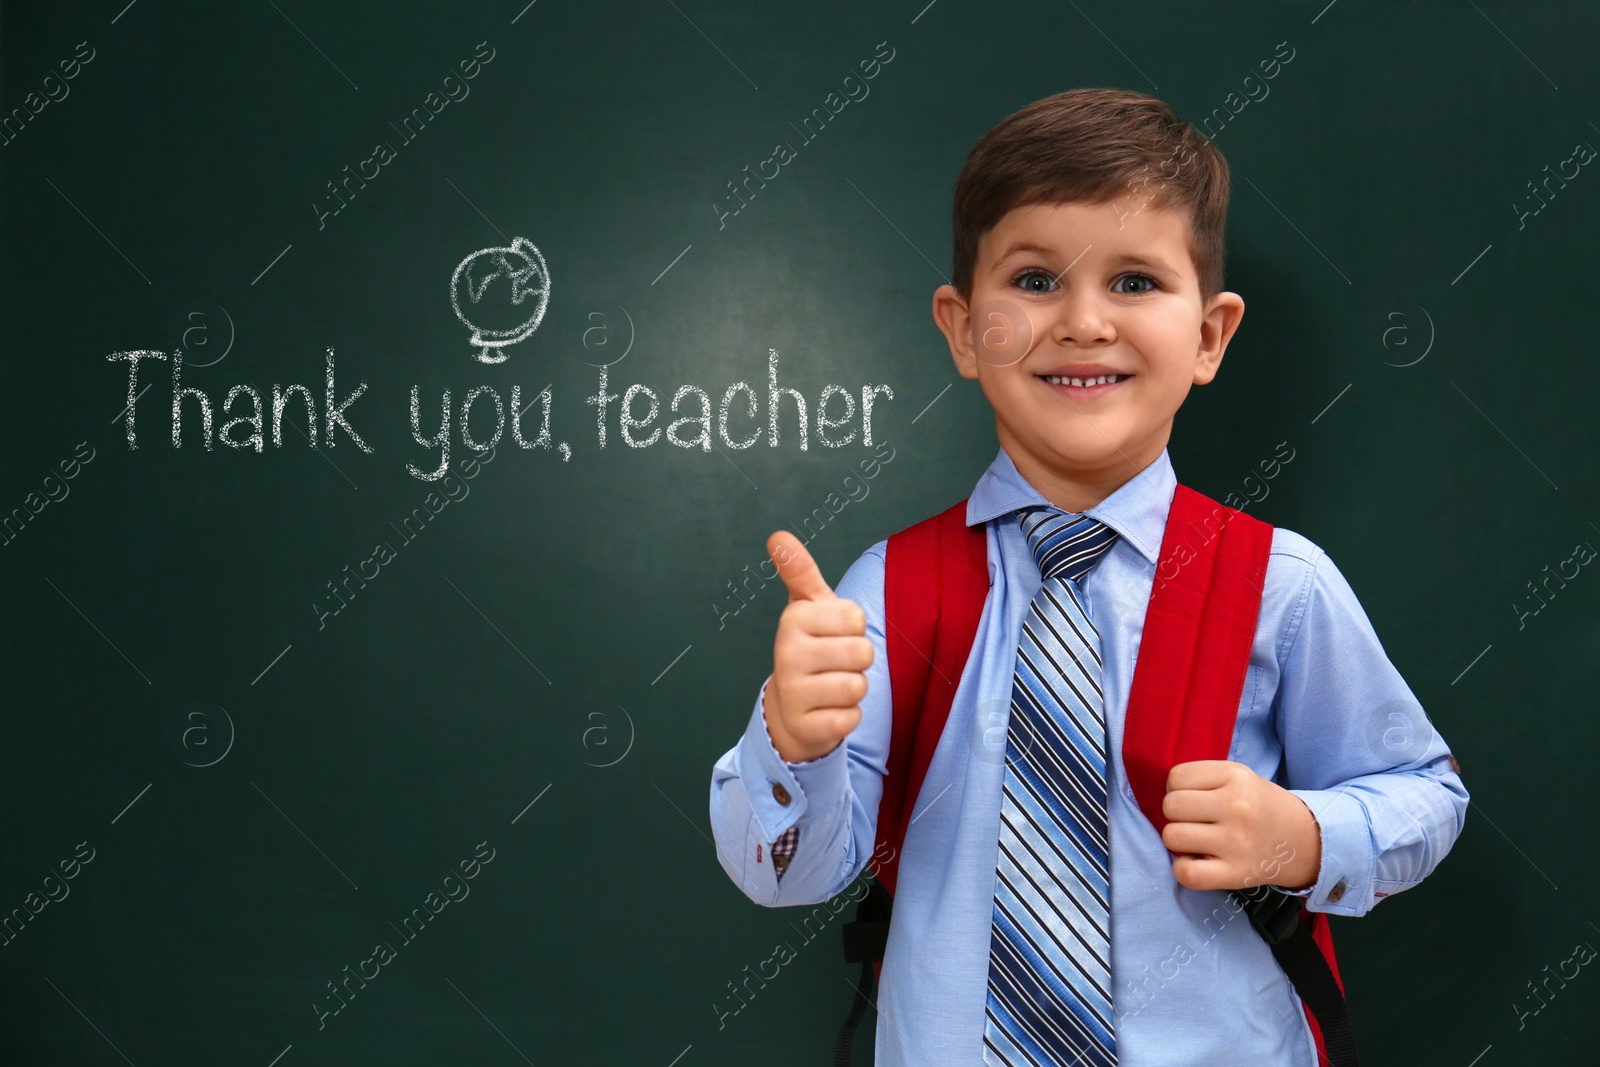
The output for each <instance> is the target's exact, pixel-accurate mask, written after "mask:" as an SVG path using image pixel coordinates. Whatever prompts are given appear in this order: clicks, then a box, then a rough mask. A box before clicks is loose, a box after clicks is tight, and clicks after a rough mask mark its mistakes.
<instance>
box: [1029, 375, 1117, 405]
mask: <svg viewBox="0 0 1600 1067" xmlns="http://www.w3.org/2000/svg"><path fill="white" fill-rule="evenodd" d="M1034 377H1035V378H1037V379H1039V380H1040V381H1041V382H1044V383H1045V384H1046V385H1048V386H1049V387H1050V388H1051V389H1053V390H1055V391H1056V392H1057V393H1060V394H1061V395H1062V396H1065V397H1067V398H1068V399H1071V400H1093V399H1095V398H1096V397H1100V396H1104V395H1105V394H1107V393H1109V392H1111V391H1112V390H1114V389H1115V388H1117V386H1119V385H1121V384H1122V383H1123V382H1125V381H1127V380H1128V379H1129V378H1131V377H1133V375H1131V374H1097V375H1093V376H1091V377H1087V378H1071V377H1067V376H1064V375H1056V374H1036V375H1034Z"/></svg>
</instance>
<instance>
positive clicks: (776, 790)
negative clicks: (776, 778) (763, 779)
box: [772, 782, 790, 807]
mask: <svg viewBox="0 0 1600 1067" xmlns="http://www.w3.org/2000/svg"><path fill="white" fill-rule="evenodd" d="M772 799H773V800H776V801H777V802H778V803H779V804H782V805H784V806H785V807H787V806H788V804H789V800H790V797H789V791H788V790H787V789H785V788H784V787H783V783H782V782H773V783H772Z"/></svg>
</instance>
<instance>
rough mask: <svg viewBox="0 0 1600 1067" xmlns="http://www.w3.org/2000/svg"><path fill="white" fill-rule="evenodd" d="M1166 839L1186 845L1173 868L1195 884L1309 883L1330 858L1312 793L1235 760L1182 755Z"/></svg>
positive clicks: (1171, 782)
mask: <svg viewBox="0 0 1600 1067" xmlns="http://www.w3.org/2000/svg"><path fill="white" fill-rule="evenodd" d="M1161 814H1163V815H1165V816H1166V817H1167V818H1168V819H1169V820H1170V821H1169V822H1168V823H1167V825H1166V828H1165V829H1163V830H1162V831H1161V842H1162V844H1164V845H1166V846H1167V848H1168V849H1170V850H1171V851H1173V852H1177V853H1181V855H1179V856H1178V857H1177V858H1175V859H1174V860H1173V861H1172V874H1173V877H1174V878H1176V879H1177V880H1178V883H1179V884H1180V885H1185V886H1188V887H1189V888H1190V889H1243V888H1247V887H1250V886H1257V885H1264V884H1265V885H1279V886H1282V887H1283V888H1285V889H1305V888H1306V887H1308V886H1310V885H1312V884H1314V883H1315V882H1316V880H1317V872H1318V871H1319V870H1320V868H1321V863H1322V836H1321V828H1320V827H1319V826H1318V825H1317V819H1316V816H1314V815H1313V814H1312V813H1311V809H1310V808H1308V807H1306V804H1305V801H1303V800H1301V799H1300V798H1299V797H1297V796H1295V795H1294V794H1293V793H1291V792H1289V791H1288V790H1287V789H1285V788H1283V787H1282V786H1280V785H1278V784H1277V783H1276V782H1269V781H1268V780H1267V779H1265V778H1263V777H1261V776H1260V775H1259V774H1257V773H1256V772H1255V771H1254V770H1252V769H1251V768H1249V767H1247V766H1246V765H1245V764H1243V763H1236V762H1234V761H1232V760H1194V761H1192V762H1189V763H1180V764H1178V765H1176V766H1175V767H1173V768H1172V770H1171V771H1170V772H1169V773H1168V775H1167V794H1166V797H1165V798H1164V799H1163V800H1162V802H1161Z"/></svg>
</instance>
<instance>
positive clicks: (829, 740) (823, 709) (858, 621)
mask: <svg viewBox="0 0 1600 1067" xmlns="http://www.w3.org/2000/svg"><path fill="white" fill-rule="evenodd" d="M767 555H768V556H770V557H771V558H772V562H773V564H774V565H775V566H777V568H778V575H779V577H781V578H782V579H783V584H784V585H785V586H786V587H787V588H788V590H789V605H788V606H787V607H785V608H784V609H783V615H782V616H781V617H780V618H779V619H778V638H777V640H776V641H775V642H774V643H773V646H772V677H771V678H770V679H768V680H767V688H766V693H765V697H764V710H765V715H766V719H767V733H769V734H771V735H772V743H773V746H774V747H776V748H777V750H778V755H780V756H782V757H783V758H784V759H785V760H787V761H788V762H790V763H800V762H802V761H804V760H809V759H816V758H817V757H819V756H825V755H827V754H828V753H829V752H832V751H833V750H834V749H835V748H836V747H838V744H839V742H840V741H841V740H843V739H844V737H845V735H847V734H848V733H850V731H851V730H854V729H855V728H856V726H857V724H859V723H860V722H861V706H860V701H861V698H862V697H864V696H866V695H867V675H866V670H867V668H868V667H870V666H871V665H872V659H873V655H874V652H873V648H872V642H871V641H869V640H868V639H867V636H866V633H867V616H866V613H865V612H863V611H862V610H861V605H859V604H857V603H856V602H855V601H853V600H845V599H843V598H842V597H839V596H836V595H835V594H834V592H833V590H832V589H829V588H828V583H827V582H825V581H823V580H822V572H821V571H819V570H818V569H817V564H816V561H815V560H813V559H812V558H811V553H809V552H807V551H806V547H805V545H803V544H801V543H800V539H799V538H797V537H795V535H794V534H792V533H789V532H788V531H787V530H779V531H778V532H777V533H775V534H773V535H772V536H771V537H769V538H767Z"/></svg>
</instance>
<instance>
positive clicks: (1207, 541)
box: [833, 483, 1357, 1067]
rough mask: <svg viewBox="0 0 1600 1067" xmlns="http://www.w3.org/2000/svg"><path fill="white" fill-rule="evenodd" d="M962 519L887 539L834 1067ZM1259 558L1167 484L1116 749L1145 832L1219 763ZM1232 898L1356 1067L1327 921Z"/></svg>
mask: <svg viewBox="0 0 1600 1067" xmlns="http://www.w3.org/2000/svg"><path fill="white" fill-rule="evenodd" d="M966 511H967V501H966V500H962V501H960V502H959V503H956V504H953V505H951V506H950V507H949V508H947V509H946V510H945V511H943V512H941V513H940V514H938V515H934V516H932V517H930V518H927V519H924V520H923V521H921V522H919V523H916V524H915V525H913V526H910V527H908V528H906V529H904V530H901V531H900V532H898V533H896V534H894V535H893V536H891V537H890V538H889V540H888V545H887V551H886V554H885V576H884V615H885V618H886V620H887V621H888V622H889V623H891V624H892V625H889V626H888V627H887V632H886V635H885V640H886V644H887V652H888V655H887V658H888V662H889V677H890V689H891V691H892V693H893V695H894V718H893V723H892V732H891V735H890V746H889V755H888V761H887V764H886V767H885V772H886V773H885V776H884V789H883V796H882V799H881V800H880V801H879V805H878V829H877V842H876V848H875V850H874V852H873V857H874V860H875V861H876V862H875V865H874V869H873V872H872V873H871V874H870V875H869V879H870V882H869V888H868V892H867V895H866V896H864V897H863V898H862V899H861V902H860V904H859V905H858V906H857V910H856V921H855V922H850V923H845V924H844V926H843V935H844V950H845V961H846V962H847V963H860V964H861V965H862V968H861V982H860V983H859V984H858V985H857V987H856V994H855V998H854V1001H853V1002H852V1004H851V1007H850V1012H849V1015H848V1016H847V1018H846V1019H845V1022H844V1024H843V1025H842V1026H841V1027H840V1031H839V1038H838V1041H837V1043H836V1045H835V1048H834V1057H833V1062H834V1064H835V1065H836V1067H848V1065H849V1063H850V1044H851V1040H852V1038H853V1036H854V1034H855V1028H856V1026H857V1024H859V1022H860V1021H861V1017H862V1015H863V1014H864V1013H865V1010H866V1007H867V1004H868V1000H869V999H870V997H871V993H872V989H873V987H874V983H875V979H876V978H877V977H878V976H880V975H881V972H882V969H883V962H882V961H883V955H884V949H885V947H886V945H887V943H888V937H889V922H890V917H891V915H892V911H893V894H894V889H895V883H896V879H897V875H898V872H899V860H900V850H901V847H902V846H903V844H904V841H905V835H906V828H907V827H908V826H909V825H910V818H911V814H910V813H911V812H912V811H913V810H914V808H915V806H916V799H917V794H918V793H919V792H920V790H921V787H922V782H923V779H924V777H925V776H926V775H927V771H928V765H929V764H930V763H931V762H932V760H933V753H934V750H935V748H937V747H938V744H939V739H940V737H941V735H942V734H943V733H944V726H945V722H946V720H947V719H948V718H949V714H950V706H951V703H952V702H953V700H954V698H955V690H956V686H957V684H958V683H959V682H960V679H961V675H962V671H963V668H964V667H965V666H966V663H967V659H968V657H969V656H970V654H971V651H972V643H973V639H974V637H975V636H976V634H977V629H978V621H979V618H980V617H981V616H982V614H983V607H984V603H985V600H986V598H987V596H988V591H989V585H990V579H989V570H988V540H987V536H986V533H985V526H986V525H987V524H979V525H977V526H970V527H969V526H968V525H967V522H966ZM1196 541H1198V544H1196ZM1271 549H1272V526H1271V525H1270V524H1268V523H1266V522H1263V521H1261V520H1259V519H1256V518H1254V517H1253V516H1249V515H1246V514H1244V513H1243V512H1242V511H1239V510H1238V509H1236V508H1231V507H1227V506H1226V505H1223V504H1219V503H1217V502H1216V501H1215V500H1212V499H1211V498H1210V497H1207V496H1205V495H1204V494H1203V493H1199V492H1197V491H1195V490H1193V489H1190V488H1189V487H1188V486H1185V485H1183V484H1181V483H1180V484H1178V485H1177V486H1176V488H1175V490H1174V493H1173V498H1172V506H1171V510H1170V512H1169V514H1168V517H1167V525H1166V533H1165V535H1164V536H1163V539H1162V545H1161V552H1160V555H1159V556H1158V559H1159V561H1160V562H1159V564H1158V566H1157V571H1156V579H1155V581H1154V583H1153V584H1152V586H1151V591H1150V600H1149V603H1148V605H1147V606H1146V608H1145V622H1144V636H1143V638H1142V639H1141V642H1140V654H1139V657H1138V660H1137V662H1136V664H1135V668H1134V676H1133V684H1132V688H1131V691H1130V693H1129V696H1128V710H1127V720H1126V723H1125V725H1124V729H1123V745H1122V754H1123V763H1124V766H1125V767H1126V770H1127V775H1128V784H1129V785H1130V786H1131V787H1132V789H1133V793H1134V798H1135V799H1136V800H1137V801H1138V803H1139V808H1140V810H1141V811H1142V812H1143V813H1144V815H1145V817H1146V818H1148V819H1149V820H1150V823H1151V825H1153V826H1154V827H1155V829H1156V830H1157V832H1159V831H1160V830H1161V829H1162V828H1163V827H1164V826H1166V824H1167V819H1166V817H1165V816H1164V815H1163V814H1162V812H1161V802H1162V799H1163V797H1164V796H1165V795H1166V781H1167V774H1168V772H1169V771H1170V770H1171V769H1172V767H1173V766H1175V765H1177V764H1179V763H1184V762H1187V761H1190V760H1200V759H1226V758H1227V757H1228V752H1229V750H1230V748H1231V746H1232V741H1233V730H1234V720H1235V718H1236V717H1237V714H1238V708H1239V697H1240V694H1241V693H1242V692H1243V688H1244V678H1245V671H1246V669H1247V668H1248V666H1249V660H1250V648H1251V645H1252V643H1253V641H1254V636H1255V627H1256V621H1257V618H1258V616H1259V614H1260V610H1261V591H1262V586H1263V584H1264V581H1265V577H1266V571H1267V557H1268V555H1269V553H1270V552H1271ZM1202 621H1203V622H1204V624H1205V625H1204V626H1203V627H1202V625H1201V623H1202ZM1174 692H1179V693H1183V694H1185V695H1184V699H1183V701H1182V702H1181V703H1180V702H1178V701H1174V700H1172V699H1171V694H1172V693H1174ZM1180 709H1181V711H1182V714H1176V712H1178V711H1179V710H1180ZM879 857H882V858H881V859H879ZM1230 892H1231V894H1232V896H1233V898H1234V899H1235V900H1236V901H1237V902H1238V903H1239V905H1240V906H1242V907H1243V909H1244V910H1245V912H1246V914H1248V915H1249V916H1250V922H1251V925H1252V926H1254V927H1255V929H1256V930H1257V931H1258V932H1259V933H1260V934H1261V936H1262V937H1263V938H1264V939H1265V940H1266V941H1267V943H1268V944H1269V945H1270V946H1271V948H1272V954H1273V957H1274V958H1275V959H1276V960H1277V961H1278V964H1279V965H1280V966H1281V967H1282V968H1283V970H1284V973H1285V974H1286V975H1287V976H1288V977H1289V980H1290V981H1291V982H1292V983H1293V985H1294V987H1295V991H1296V993H1298V994H1299V996H1300V998H1301V1005H1302V1007H1303V1008H1304V1009H1305V1015H1306V1020H1307V1022H1308V1023H1309V1024H1310V1027H1311V1032H1312V1035H1313V1036H1314V1038H1315V1040H1316V1045H1317V1054H1318V1062H1319V1063H1323V1062H1326V1063H1331V1064H1332V1065H1333V1067H1357V1059H1356V1050H1355V1039H1354V1035H1353V1034H1352V1032H1351V1028H1350V1017H1349V1013H1348V1011H1347V1009H1346V1006H1345V1001H1344V983H1343V980H1342V979H1341V978H1340V977H1339V971H1338V965H1337V963H1336V961H1335V960H1334V954H1333V940H1332V935H1331V931H1330V930H1329V928H1328V921H1327V917H1326V916H1325V915H1324V914H1322V913H1321V912H1312V911H1309V910H1307V909H1306V907H1305V899H1304V898H1301V897H1295V896H1290V895H1288V894H1285V893H1280V892H1278V891H1276V890H1274V889H1272V888H1270V887H1269V886H1266V885H1260V886H1254V887H1251V888H1249V889H1235V890H1231V891H1230Z"/></svg>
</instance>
